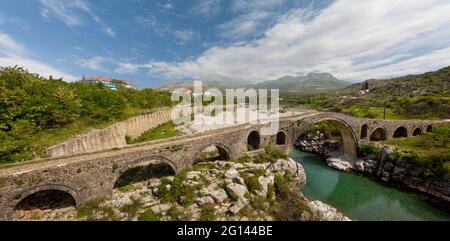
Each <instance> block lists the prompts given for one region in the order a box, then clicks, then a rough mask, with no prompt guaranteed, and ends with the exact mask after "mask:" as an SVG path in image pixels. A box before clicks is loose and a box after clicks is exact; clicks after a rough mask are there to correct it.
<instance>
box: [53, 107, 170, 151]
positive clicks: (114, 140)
mask: <svg viewBox="0 0 450 241" xmlns="http://www.w3.org/2000/svg"><path fill="white" fill-rule="evenodd" d="M170 119H171V111H170V110H163V111H158V112H154V113H151V114H147V115H140V116H136V117H133V118H130V119H128V120H126V121H122V122H119V123H116V124H114V125H112V126H110V127H107V128H105V129H101V130H94V131H91V132H89V133H87V134H84V135H81V136H78V137H75V138H72V139H70V140H68V141H65V142H63V143H60V144H57V145H55V146H52V147H49V148H47V150H46V152H47V155H48V156H49V157H59V156H69V155H74V154H80V153H86V152H96V151H101V150H105V149H109V148H114V147H122V146H125V145H127V143H126V140H125V136H130V137H132V138H137V137H139V136H140V135H141V134H142V133H144V132H145V131H147V130H149V129H151V128H154V127H156V126H158V125H160V124H163V123H165V122H168V121H170Z"/></svg>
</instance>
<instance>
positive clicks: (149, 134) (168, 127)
mask: <svg viewBox="0 0 450 241" xmlns="http://www.w3.org/2000/svg"><path fill="white" fill-rule="evenodd" d="M180 134H181V132H180V131H179V130H177V129H175V124H174V123H173V122H172V121H170V122H167V123H164V124H161V125H159V126H157V127H155V128H153V129H150V130H148V131H146V132H144V133H143V134H142V135H141V136H139V137H138V138H136V139H131V138H130V137H126V139H127V143H128V144H136V143H141V142H147V141H154V140H160V139H165V138H169V137H174V136H178V135H180Z"/></svg>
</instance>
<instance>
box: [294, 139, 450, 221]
mask: <svg viewBox="0 0 450 241" xmlns="http://www.w3.org/2000/svg"><path fill="white" fill-rule="evenodd" d="M289 157H290V158H292V159H294V160H296V161H297V162H299V163H300V164H301V165H302V166H303V168H304V169H305V172H306V176H307V177H308V180H307V183H306V185H305V186H304V187H303V188H302V193H303V194H304V195H305V197H306V198H308V199H309V200H319V201H321V202H323V203H327V204H329V205H331V206H333V207H334V208H336V209H337V210H339V212H341V213H343V214H344V215H345V216H347V217H349V218H350V219H352V220H355V221H450V213H449V212H445V211H443V210H442V209H440V208H437V207H436V206H434V205H432V204H430V203H429V202H428V201H427V199H426V198H425V196H424V195H422V194H417V193H415V192H410V191H406V190H402V189H398V188H395V187H392V186H391V185H388V184H386V183H383V182H380V181H377V180H376V179H375V178H370V177H367V176H365V175H363V174H360V173H357V172H344V171H339V170H336V169H334V168H330V167H329V166H328V165H327V164H326V162H324V161H323V159H322V158H321V157H320V156H319V155H317V154H312V153H308V152H303V151H300V150H298V149H297V148H294V149H292V151H291V153H290V155H289Z"/></svg>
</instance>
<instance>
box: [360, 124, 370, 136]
mask: <svg viewBox="0 0 450 241" xmlns="http://www.w3.org/2000/svg"><path fill="white" fill-rule="evenodd" d="M368 130H369V126H368V125H367V124H364V125H362V126H361V139H362V140H364V139H366V138H367V135H368Z"/></svg>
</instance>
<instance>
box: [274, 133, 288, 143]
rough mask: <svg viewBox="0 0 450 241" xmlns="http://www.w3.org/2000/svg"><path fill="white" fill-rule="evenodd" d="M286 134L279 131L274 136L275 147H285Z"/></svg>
mask: <svg viewBox="0 0 450 241" xmlns="http://www.w3.org/2000/svg"><path fill="white" fill-rule="evenodd" d="M286 139H287V134H286V132H285V131H279V132H278V133H277V136H276V145H286Z"/></svg>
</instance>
